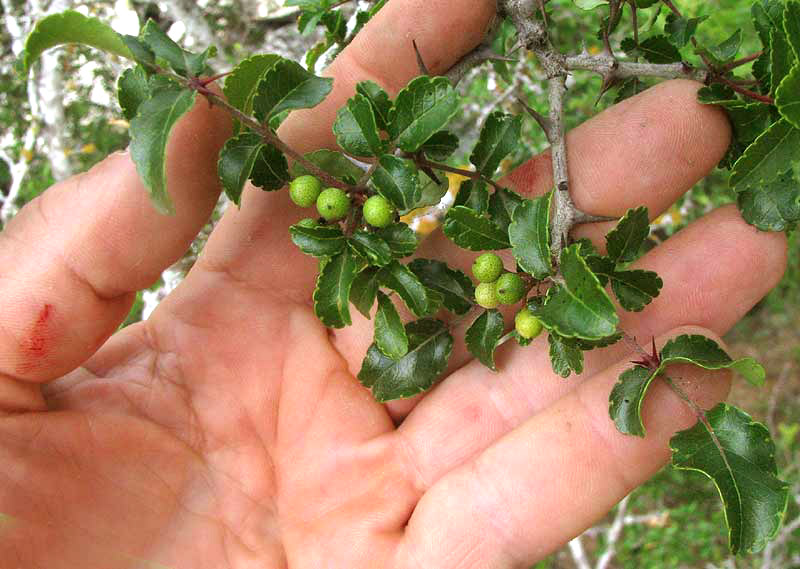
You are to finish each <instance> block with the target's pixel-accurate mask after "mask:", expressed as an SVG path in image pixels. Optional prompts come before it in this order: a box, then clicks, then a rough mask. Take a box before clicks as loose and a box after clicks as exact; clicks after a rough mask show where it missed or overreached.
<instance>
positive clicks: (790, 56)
mask: <svg viewBox="0 0 800 569" xmlns="http://www.w3.org/2000/svg"><path fill="white" fill-rule="evenodd" d="M770 37H771V38H772V39H771V44H770V45H771V46H770V50H769V53H770V83H771V84H772V90H771V91H772V92H774V91H775V89H777V87H778V85H780V84H781V81H783V79H784V77H786V76H787V75H788V74H789V72H790V71H791V70H792V67H794V65H795V63H796V62H797V58H796V57H795V55H794V52H793V51H792V48H791V46H790V45H789V40H788V39H787V38H786V34H785V33H784V31H783V28H777V27H776V28H773V29H772V32H771V34H770Z"/></svg>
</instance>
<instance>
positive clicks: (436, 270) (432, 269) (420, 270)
mask: <svg viewBox="0 0 800 569" xmlns="http://www.w3.org/2000/svg"><path fill="white" fill-rule="evenodd" d="M408 268H409V269H411V272H412V273H414V274H415V275H417V278H419V280H420V281H421V282H422V284H424V285H425V286H426V287H427V288H429V289H431V290H434V291H436V292H438V293H439V294H441V295H442V303H443V304H444V307H445V308H447V310H449V311H450V312H453V313H455V314H459V315H462V314H466V313H467V312H469V311H470V309H471V308H472V304H473V299H474V298H475V287H474V285H473V284H472V280H471V279H470V278H469V277H468V276H467V275H465V274H464V273H462V272H461V271H458V270H456V269H451V268H450V267H448V266H447V265H446V264H445V263H443V262H441V261H431V260H429V259H415V260H414V261H412V262H411V264H410V265H408Z"/></svg>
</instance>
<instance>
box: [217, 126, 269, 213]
mask: <svg viewBox="0 0 800 569" xmlns="http://www.w3.org/2000/svg"><path fill="white" fill-rule="evenodd" d="M263 148H264V140H263V139H262V138H261V137H260V136H259V135H257V134H255V133H252V132H245V133H242V134H240V135H238V136H235V137H233V138H231V139H229V140H228V141H227V142H226V143H225V146H224V147H223V148H222V151H221V152H220V153H219V161H218V162H217V171H218V173H219V179H220V180H221V181H222V187H223V188H224V189H225V193H226V194H227V196H228V197H229V198H230V200H231V201H232V202H233V203H235V204H236V205H239V202H240V199H241V196H242V190H243V189H244V185H245V183H247V180H248V179H249V178H250V174H251V173H252V172H253V166H254V165H255V163H256V159H257V158H258V155H259V154H260V153H261V151H262V149H263Z"/></svg>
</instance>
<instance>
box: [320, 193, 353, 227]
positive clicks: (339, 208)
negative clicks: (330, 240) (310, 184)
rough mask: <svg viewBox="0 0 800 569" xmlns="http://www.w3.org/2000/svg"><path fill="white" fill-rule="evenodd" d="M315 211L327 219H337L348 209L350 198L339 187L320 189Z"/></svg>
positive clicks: (342, 216)
mask: <svg viewBox="0 0 800 569" xmlns="http://www.w3.org/2000/svg"><path fill="white" fill-rule="evenodd" d="M317 211H319V214H320V215H321V216H322V217H324V218H325V219H327V220H328V221H338V220H340V219H343V218H344V217H345V216H347V213H348V212H349V211H350V198H348V197H347V194H346V193H344V191H342V190H340V189H339V188H328V189H326V190H322V193H321V194H320V195H319V197H318V198H317Z"/></svg>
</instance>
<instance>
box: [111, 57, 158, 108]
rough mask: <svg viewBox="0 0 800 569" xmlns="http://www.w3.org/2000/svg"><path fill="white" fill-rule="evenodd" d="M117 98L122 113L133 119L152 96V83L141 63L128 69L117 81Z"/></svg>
mask: <svg viewBox="0 0 800 569" xmlns="http://www.w3.org/2000/svg"><path fill="white" fill-rule="evenodd" d="M117 98H118V99H119V106H120V108H122V114H123V115H124V117H125V118H126V119H127V120H129V121H130V120H133V118H134V117H135V116H136V113H138V112H139V107H140V106H141V104H142V103H144V102H145V101H146V100H147V99H149V98H150V84H149V82H148V80H147V73H146V72H145V70H144V68H143V67H142V66H141V65H137V66H136V67H132V68H131V69H126V70H125V72H124V73H123V74H122V75H120V78H119V81H118V82H117Z"/></svg>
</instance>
